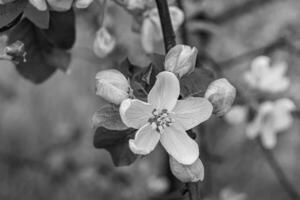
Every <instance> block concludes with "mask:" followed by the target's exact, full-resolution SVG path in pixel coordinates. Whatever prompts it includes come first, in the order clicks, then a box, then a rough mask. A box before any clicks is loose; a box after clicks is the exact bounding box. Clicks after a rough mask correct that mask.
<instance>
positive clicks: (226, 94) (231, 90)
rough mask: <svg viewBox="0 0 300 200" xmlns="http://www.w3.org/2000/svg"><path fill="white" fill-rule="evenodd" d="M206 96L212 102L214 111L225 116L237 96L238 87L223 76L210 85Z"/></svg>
mask: <svg viewBox="0 0 300 200" xmlns="http://www.w3.org/2000/svg"><path fill="white" fill-rule="evenodd" d="M204 96H205V98H207V99H208V100H209V101H210V102H211V103H212V105H213V107H214V111H213V113H214V114H216V115H217V116H223V115H224V114H226V112H228V111H229V109H230V108H231V105H232V103H233V101H234V99H235V96H236V89H235V87H233V86H232V85H231V84H230V83H229V82H228V81H227V80H226V79H225V78H221V79H217V80H215V81H213V82H212V83H211V84H210V85H209V86H208V88H207V90H206V92H205V95H204Z"/></svg>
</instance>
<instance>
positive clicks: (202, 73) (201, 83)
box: [180, 68, 215, 97]
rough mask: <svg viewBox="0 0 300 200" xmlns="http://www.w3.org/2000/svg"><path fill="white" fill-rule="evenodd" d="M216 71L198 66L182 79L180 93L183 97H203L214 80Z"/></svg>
mask: <svg viewBox="0 0 300 200" xmlns="http://www.w3.org/2000/svg"><path fill="white" fill-rule="evenodd" d="M214 77H215V75H214V73H213V72H212V71H210V70H208V69H205V68H196V69H195V71H194V72H193V73H191V74H189V75H186V76H183V77H182V78H181V79H180V94H181V96H182V97H188V96H197V97H203V96H204V93H205V91H206V89H207V87H208V85H209V84H210V83H211V82H212V81H213V80H214Z"/></svg>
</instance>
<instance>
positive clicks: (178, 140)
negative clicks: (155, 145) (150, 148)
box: [160, 123, 199, 165]
mask: <svg viewBox="0 0 300 200" xmlns="http://www.w3.org/2000/svg"><path fill="white" fill-rule="evenodd" d="M160 142H161V144H162V145H163V146H164V148H165V149H166V151H167V152H168V153H169V154H170V155H171V156H173V157H174V158H175V159H176V160H177V161H178V162H180V163H181V164H184V165H191V164H193V163H194V162H195V161H196V160H197V159H198V157H199V147H198V144H197V143H196V142H195V141H194V140H193V139H192V138H190V137H189V136H188V134H187V133H186V132H185V131H184V129H183V128H182V127H181V125H180V124H177V123H175V124H173V125H171V126H170V127H168V128H166V129H165V130H164V132H163V133H162V135H161V138H160Z"/></svg>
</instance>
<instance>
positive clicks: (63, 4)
mask: <svg viewBox="0 0 300 200" xmlns="http://www.w3.org/2000/svg"><path fill="white" fill-rule="evenodd" d="M47 2H48V4H49V6H50V7H51V9H53V10H55V11H67V10H70V9H71V7H72V4H73V0H63V1H62V0H47Z"/></svg>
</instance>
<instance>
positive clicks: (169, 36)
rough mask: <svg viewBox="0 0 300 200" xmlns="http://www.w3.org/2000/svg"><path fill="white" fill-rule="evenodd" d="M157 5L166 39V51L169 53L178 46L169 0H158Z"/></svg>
mask: <svg viewBox="0 0 300 200" xmlns="http://www.w3.org/2000/svg"><path fill="white" fill-rule="evenodd" d="M156 5H157V9H158V13H159V17H160V22H161V28H162V33H163V37H164V43H165V51H166V53H167V52H168V51H169V50H170V49H171V48H172V47H174V46H175V45H176V41H175V33H174V30H173V26H172V23H171V17H170V11H169V6H168V2H167V0H156Z"/></svg>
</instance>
